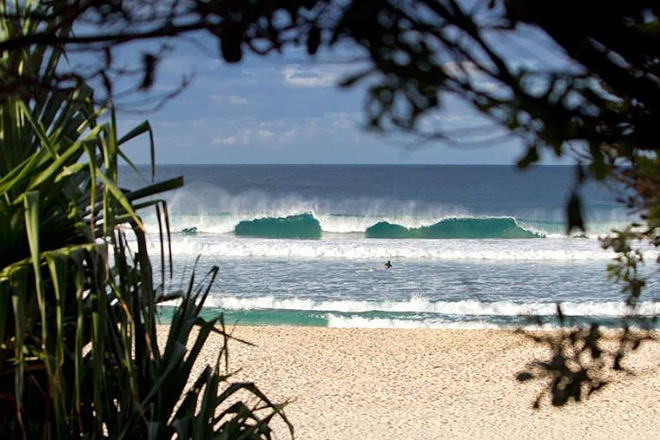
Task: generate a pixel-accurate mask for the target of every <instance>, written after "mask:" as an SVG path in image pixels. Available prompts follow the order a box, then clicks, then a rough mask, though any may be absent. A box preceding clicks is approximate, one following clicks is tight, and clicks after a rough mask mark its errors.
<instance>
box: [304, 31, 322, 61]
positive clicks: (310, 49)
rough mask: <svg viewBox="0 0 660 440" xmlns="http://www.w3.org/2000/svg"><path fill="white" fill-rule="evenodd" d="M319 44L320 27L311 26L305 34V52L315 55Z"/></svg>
mask: <svg viewBox="0 0 660 440" xmlns="http://www.w3.org/2000/svg"><path fill="white" fill-rule="evenodd" d="M320 45H321V29H319V28H318V26H312V28H311V29H310V31H309V34H307V53H308V54H310V55H315V54H316V52H317V51H318V50H319V46H320Z"/></svg>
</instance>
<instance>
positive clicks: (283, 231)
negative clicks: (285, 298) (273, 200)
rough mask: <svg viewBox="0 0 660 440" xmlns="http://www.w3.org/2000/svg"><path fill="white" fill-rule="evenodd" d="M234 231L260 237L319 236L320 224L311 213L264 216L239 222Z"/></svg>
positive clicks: (240, 234)
mask: <svg viewBox="0 0 660 440" xmlns="http://www.w3.org/2000/svg"><path fill="white" fill-rule="evenodd" d="M234 233H235V234H236V235H237V236H245V237H262V238H321V224H320V223H319V221H318V220H317V219H315V218H314V216H312V215H311V214H300V215H291V216H288V217H276V218H273V217H265V218H259V219H256V220H244V221H242V222H240V223H239V224H238V225H236V228H234Z"/></svg>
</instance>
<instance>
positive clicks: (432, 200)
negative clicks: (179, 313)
mask: <svg viewBox="0 0 660 440" xmlns="http://www.w3.org/2000/svg"><path fill="white" fill-rule="evenodd" d="M141 172H142V174H143V175H144V176H147V175H148V174H149V172H148V168H146V167H142V168H141ZM121 174H122V182H123V184H124V185H125V186H126V187H128V188H131V187H137V186H138V185H141V184H144V183H145V181H144V180H143V179H141V178H139V177H137V176H136V175H135V174H134V173H133V172H132V171H130V170H128V169H127V168H124V169H122V173H121ZM178 175H183V176H184V178H185V181H186V185H185V187H184V188H182V189H179V190H177V191H174V192H172V193H170V194H167V195H166V196H165V198H166V200H167V201H168V208H169V217H170V218H169V220H170V228H171V231H172V243H171V245H172V254H173V261H174V273H175V276H174V279H173V280H171V281H169V286H170V287H171V288H176V287H184V286H185V285H186V284H187V282H188V277H189V276H190V273H191V271H192V268H193V265H194V262H195V260H196V258H197V257H198V256H200V259H199V262H198V263H197V266H196V267H195V271H196V273H197V274H198V275H199V274H200V273H204V272H206V271H208V270H209V269H210V268H211V267H212V266H218V267H219V269H220V270H219V279H218V280H217V282H216V283H215V285H214V286H213V288H212V290H211V294H210V298H209V299H208V301H207V303H206V307H207V310H208V311H209V312H217V311H222V312H224V314H225V318H226V320H227V322H229V323H235V322H238V323H242V324H253V325H314V326H331V327H396V328H415V327H423V328H426V327H429V328H436V327H437V328H489V327H510V326H519V325H526V324H528V323H530V322H537V321H536V320H534V321H530V317H541V318H542V319H543V320H545V321H546V322H549V323H550V324H551V325H552V323H555V324H556V320H554V318H553V317H554V316H555V314H556V311H557V304H561V307H562V310H563V312H564V314H566V315H567V316H570V317H571V319H572V320H573V321H574V322H583V321H589V320H593V319H597V320H599V321H601V322H603V323H604V324H606V325H614V324H615V323H616V322H617V319H618V318H619V317H621V316H624V315H626V314H627V313H628V312H629V311H628V309H627V308H626V307H625V306H624V304H623V302H622V299H623V295H622V294H621V291H620V287H621V286H618V285H616V284H613V283H611V282H609V281H608V280H607V271H606V266H607V264H608V262H610V260H611V259H612V257H613V255H614V254H613V253H611V251H605V250H603V249H602V247H601V245H600V241H599V240H598V237H599V236H601V235H604V234H606V233H608V232H609V231H610V230H612V229H613V228H618V227H622V226H624V225H625V224H626V223H628V222H629V221H630V220H631V219H632V217H631V216H630V214H629V213H627V212H626V210H625V208H624V207H622V206H621V205H620V204H619V203H618V202H617V201H616V199H617V197H621V196H622V195H623V194H622V193H621V189H620V188H616V187H612V186H605V185H597V184H590V185H589V186H587V187H584V188H582V189H581V194H582V199H583V200H584V202H585V205H584V216H585V218H586V221H587V231H586V233H581V232H575V231H573V233H571V234H569V235H566V222H565V204H566V201H567V199H568V197H569V195H570V191H571V188H572V187H573V186H574V184H575V170H574V168H572V167H567V166H538V167H534V168H532V169H529V170H526V171H519V170H517V169H516V168H515V167H512V166H436V165H429V166H389V165H180V166H179V165H177V166H170V165H165V166H160V167H158V169H157V179H156V180H163V179H167V178H171V177H175V176H178ZM144 220H145V224H146V228H147V230H148V231H149V234H150V236H151V237H152V241H151V246H150V252H151V255H152V257H154V259H155V261H159V255H158V254H159V253H160V245H159V242H158V240H157V231H158V223H157V221H156V218H155V216H154V215H153V214H148V213H147V214H145V215H144ZM648 252H649V253H653V252H654V251H652V250H648ZM649 255H650V254H649ZM650 260H653V256H651V258H650ZM387 261H391V264H392V268H391V269H389V270H388V269H387V268H386V267H384V266H383V265H384V263H385V262H387ZM655 270H656V269H655V267H654V265H653V264H651V266H650V267H648V268H646V269H645V271H646V272H647V273H648V274H649V284H648V287H647V288H646V293H645V298H644V302H643V303H642V305H641V308H640V310H639V312H641V313H643V314H646V315H654V314H657V313H658V312H660V303H658V299H660V295H659V294H658V291H659V289H658V287H659V284H658V283H657V282H656V281H655V279H656V278H657V276H654V274H655Z"/></svg>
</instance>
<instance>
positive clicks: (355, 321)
mask: <svg viewBox="0 0 660 440" xmlns="http://www.w3.org/2000/svg"><path fill="white" fill-rule="evenodd" d="M173 313H174V307H172V306H165V305H162V306H159V307H158V309H157V314H158V318H159V323H160V324H169V323H170V322H171V320H172V315H173ZM219 314H222V315H223V319H224V322H225V323H226V324H227V325H230V326H233V325H252V326H294V327H353V328H359V327H362V328H367V327H375V328H397V327H398V328H516V327H525V326H540V325H542V324H545V325H550V326H557V327H558V326H560V325H561V323H560V322H559V320H558V319H557V317H556V316H554V315H553V316H544V317H542V319H541V318H535V317H532V316H523V315H519V316H516V315H513V316H498V315H479V316H471V315H444V314H436V313H415V312H398V313H397V312H381V311H370V312H361V313H350V312H319V311H310V310H286V309H272V310H258V309H257V310H223V309H221V308H216V307H204V308H203V309H202V317H203V318H205V319H211V318H215V317H217V316H218V315H219ZM594 320H595V321H597V322H598V323H599V324H600V325H602V326H604V327H607V328H620V326H621V320H620V319H618V318H612V317H597V316H591V317H584V316H569V317H568V323H569V325H583V326H584V325H589V324H591V323H592V322H594ZM651 325H652V327H653V328H657V324H655V323H651Z"/></svg>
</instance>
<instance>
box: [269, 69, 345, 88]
mask: <svg viewBox="0 0 660 440" xmlns="http://www.w3.org/2000/svg"><path fill="white" fill-rule="evenodd" d="M341 70H343V69H338V68H336V67H335V66H330V65H325V66H323V68H322V69H321V68H320V67H305V66H300V65H299V64H292V65H290V66H287V67H285V68H284V69H283V70H282V76H283V78H284V81H285V82H286V83H287V84H291V85H293V86H297V87H330V86H334V85H335V84H336V83H337V81H338V79H339V75H340V74H341Z"/></svg>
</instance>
